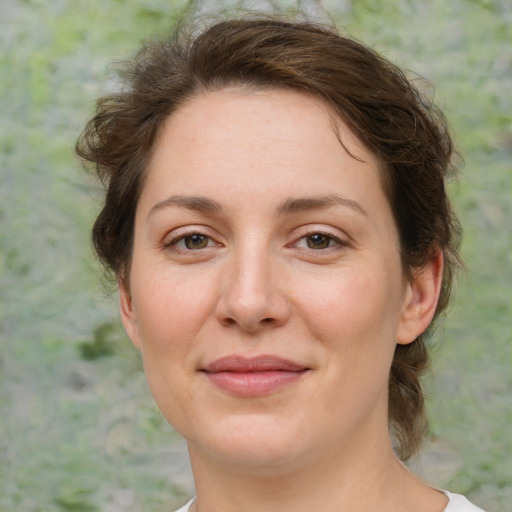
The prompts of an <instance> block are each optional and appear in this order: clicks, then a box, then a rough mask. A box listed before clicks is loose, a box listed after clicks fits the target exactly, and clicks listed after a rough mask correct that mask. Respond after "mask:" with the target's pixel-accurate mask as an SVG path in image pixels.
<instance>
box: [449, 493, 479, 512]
mask: <svg viewBox="0 0 512 512" xmlns="http://www.w3.org/2000/svg"><path fill="white" fill-rule="evenodd" d="M443 492H444V493H445V494H446V496H448V499H449V500H450V501H449V502H448V505H447V506H446V508H445V509H444V512H484V511H483V510H482V509H481V508H478V507H477V506H476V505H473V503H471V502H470V501H468V500H467V499H466V498H465V497H464V496H461V495H460V494H453V493H452V492H448V491H443Z"/></svg>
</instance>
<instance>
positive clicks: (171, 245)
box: [164, 230, 219, 253]
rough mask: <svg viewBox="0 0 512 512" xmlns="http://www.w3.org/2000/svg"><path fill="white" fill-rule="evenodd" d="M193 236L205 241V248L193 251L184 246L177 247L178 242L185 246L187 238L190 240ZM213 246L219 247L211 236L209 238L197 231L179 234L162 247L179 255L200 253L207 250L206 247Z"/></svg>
mask: <svg viewBox="0 0 512 512" xmlns="http://www.w3.org/2000/svg"><path fill="white" fill-rule="evenodd" d="M195 236H199V237H202V238H203V240H204V239H206V240H207V245H206V246H205V247H199V248H195V249H190V248H187V247H186V246H185V247H179V246H178V244H179V243H180V242H183V243H184V244H186V240H187V238H189V239H191V238H193V237H195ZM211 242H212V243H211ZM214 246H219V244H218V243H216V242H215V240H214V239H213V238H212V237H211V236H209V235H207V234H206V233H203V232H201V231H199V230H194V231H189V232H187V233H181V234H179V235H177V236H175V237H173V238H171V239H170V240H169V241H166V242H165V244H164V247H165V248H166V249H170V250H172V251H175V252H181V253H188V252H197V251H200V250H202V249H205V248H208V247H214Z"/></svg>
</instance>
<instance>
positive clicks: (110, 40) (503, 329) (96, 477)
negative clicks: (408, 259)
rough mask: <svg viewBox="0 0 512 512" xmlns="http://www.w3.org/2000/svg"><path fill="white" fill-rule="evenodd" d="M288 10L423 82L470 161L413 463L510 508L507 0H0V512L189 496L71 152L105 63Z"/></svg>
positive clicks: (132, 505) (180, 449)
mask: <svg viewBox="0 0 512 512" xmlns="http://www.w3.org/2000/svg"><path fill="white" fill-rule="evenodd" d="M234 6H243V7H246V8H251V9H257V10H264V11H275V10H277V11H287V10H289V9H295V8H297V7H299V8H300V9H302V10H303V11H305V12H306V13H308V15H309V16H311V17H313V18H317V19H320V20H323V21H325V20H328V19H329V17H332V18H333V19H335V20H336V23H337V24H338V26H339V27H340V28H341V29H342V30H344V31H345V32H347V33H349V34H351V35H352V36H355V37H356V38H359V39H362V40H363V41H365V42H366V43H368V44H370V45H371V46H372V47H374V48H375V49H376V50H377V51H379V52H380V53H382V54H384V55H385V56H387V57H388V58H390V59H391V60H393V61H395V62H396V63H398V64H399V65H401V66H402V67H404V68H405V69H407V70H411V72H415V73H418V74H419V75H421V76H423V77H425V78H426V79H427V80H429V81H431V82H432V83H433V84H434V87H432V89H431V90H430V91H427V92H428V93H429V94H434V97H435V101H436V103H437V104H438V105H439V106H440V107H441V108H442V109H444V111H445V113H446V114H447V116H448V118H449V120H450V123H451V126H452V129H453V132H454V133H455V139H456V143H457V146H458V149H459V151H460V153H461V154H462V155H463V158H464V160H465V165H464V167H463V169H462V172H461V175H460V177H459V180H458V181H457V182H454V183H453V184H451V185H450V194H451V197H452V199H453V202H454V203H455V205H456V209H457V210H458V212H459V214H460V218H461V221H462V224H463V227H464V242H463V247H462V252H463V256H464V259H465V261H466V263H467V266H468V271H467V272H466V273H464V274H463V275H462V276H461V279H460V280H459V285H458V286H457V290H456V300H455V302H454V305H453V307H452V310H451V312H450V314H449V316H448V318H447V321H446V322H445V323H444V324H443V326H442V327H440V328H439V329H438V330H437V332H436V336H435V339H434V340H433V341H432V354H433V370H432V372H431V375H429V377H428V378H427V381H426V386H427V394H428V410H429V436H428V440H427V442H426V444H425V449H424V451H423V453H422V455H421V457H419V458H418V459H416V460H414V461H412V465H413V466H414V467H415V469H416V470H417V471H419V472H420V473H421V474H422V475H423V476H424V477H425V478H427V479H429V480H430V481H431V482H433V483H434V484H435V485H438V486H441V487H443V488H448V489H450V490H452V491H455V492H460V493H464V494H466V495H467V496H468V497H469V498H470V499H471V500H473V501H474V502H475V503H476V504H478V505H480V506H481V507H483V508H485V509H487V510H488V511H489V512H491V511H494V512H505V511H506V510H510V504H511V503H512V463H511V460H512V457H511V455H512V439H511V424H512V395H511V391H512V371H511V351H510V350H511V339H512V299H511V294H512V261H511V258H512V227H511V226H512V220H511V219H512V3H511V2H510V0H448V1H447V0H385V1H384V0H382V1H378V0H325V1H320V0H316V1H315V0H311V1H309V2H308V1H302V2H300V3H299V4H298V3H297V2H296V1H285V0H282V1H281V0H275V1H273V2H271V1H268V2H265V1H260V2H228V1H226V2H220V1H203V2H200V1H195V2H190V1H188V2H187V1H185V0H130V1H127V0H101V1H99V0H97V1H94V0H2V2H1V6H0V49H1V51H0V112H1V117H0V144H1V146H0V510H1V511H2V512H14V511H16V512H19V511H22V512H35V511H45V512H48V511H69V512H71V511H75V512H96V511H98V512H99V511H101V512H103V511H106V512H123V511H126V512H127V511H138V510H140V511H142V510H144V511H149V512H153V511H154V512H157V511H162V510H173V507H174V506H176V505H178V504H181V503H183V502H184V501H185V500H186V498H187V497H188V496H189V495H190V494H191V493H193V485H192V481H191V477H190V473H189V468H188V463H187V458H186V455H185V446H184V443H183V441H182V440H180V438H179V437H178V436H177V435H176V434H175V433H174V432H173V431H172V430H171V428H170V427H169V426H168V425H167V424H166V423H165V421H164V420H163V419H162V417H161V416H160V413H159V412H158V411H157V409H156V407H155V405H154V403H153V400H152V398H151V396H150V395H149V393H148V391H147V388H146V384H145V380H144V376H143V374H142V372H141V365H140V360H139V357H138V354H137V353H136V352H135V351H134V350H133V349H132V347H131V344H130V343H129V341H128V340H127V338H126V337H125V336H124V335H123V333H122V331H121V328H120V324H119V321H118V313H117V298H116V295H115V294H112V295H109V294H108V293H107V292H106V291H105V288H104V287H103V286H102V282H101V273H100V271H99V268H98V266H97V264H96V263H95V261H94V258H93V257H92V254H91V250H90V247H89V233H88V232H89V229H90V226H91V222H92V220H93V218H94V214H95V213H96V212H97V211H98V208H99V203H100V198H101V193H100V190H99V187H98V184H97V183H96V182H94V181H93V180H92V179H91V178H90V177H89V176H88V175H87V173H86V172H85V171H84V170H83V169H82V167H81V166H80V164H79V162H78V161H77V159H76V157H75V156H74V154H73V149H74V143H75V141H76V139H77V137H78V135H79V133H80V131H81V129H82V128H83V126H84V125H85V122H86V121H87V119H88V118H89V117H90V116H91V115H92V113H93V110H94V101H95V99H96V98H97V97H98V96H99V95H101V94H103V93H106V92H109V91H111V90H113V88H115V87H116V84H117V78H116V72H115V69H116V66H115V65H110V66H109V63H111V62H112V61H115V60H116V59H122V58H126V57H129V56H130V55H132V54H133V53H134V52H135V51H136V50H137V48H138V47H139V45H140V43H141V41H143V40H144V39H147V38H149V37H152V36H155V35H165V34H166V33H168V32H169V30H170V29H171V27H172V25H173V23H175V21H176V17H177V16H178V15H179V13H180V12H182V11H183V9H185V8H188V9H191V10H194V11H197V12H207V11H211V10H212V9H216V8H219V7H234Z"/></svg>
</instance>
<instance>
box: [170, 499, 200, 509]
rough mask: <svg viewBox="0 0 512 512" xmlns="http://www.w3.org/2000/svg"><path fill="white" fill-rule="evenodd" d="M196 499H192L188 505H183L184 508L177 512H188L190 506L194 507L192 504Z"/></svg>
mask: <svg viewBox="0 0 512 512" xmlns="http://www.w3.org/2000/svg"><path fill="white" fill-rule="evenodd" d="M194 499H195V498H192V499H191V500H190V501H189V502H188V503H186V504H185V505H183V507H181V508H179V509H178V510H176V511H175V512H188V509H189V508H190V505H192V503H194Z"/></svg>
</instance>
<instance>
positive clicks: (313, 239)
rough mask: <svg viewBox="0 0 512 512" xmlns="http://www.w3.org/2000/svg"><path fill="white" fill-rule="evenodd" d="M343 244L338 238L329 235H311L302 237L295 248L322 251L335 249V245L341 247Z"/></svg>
mask: <svg viewBox="0 0 512 512" xmlns="http://www.w3.org/2000/svg"><path fill="white" fill-rule="evenodd" d="M342 243H343V242H342V241H341V240H339V239H338V238H336V237H334V236H331V235H327V234H325V233H311V234H310V235H307V236H304V237H302V238H301V239H300V240H299V241H298V242H297V243H296V244H295V247H299V248H304V249H313V250H321V249H327V248H329V247H333V246H335V245H341V244H342Z"/></svg>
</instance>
